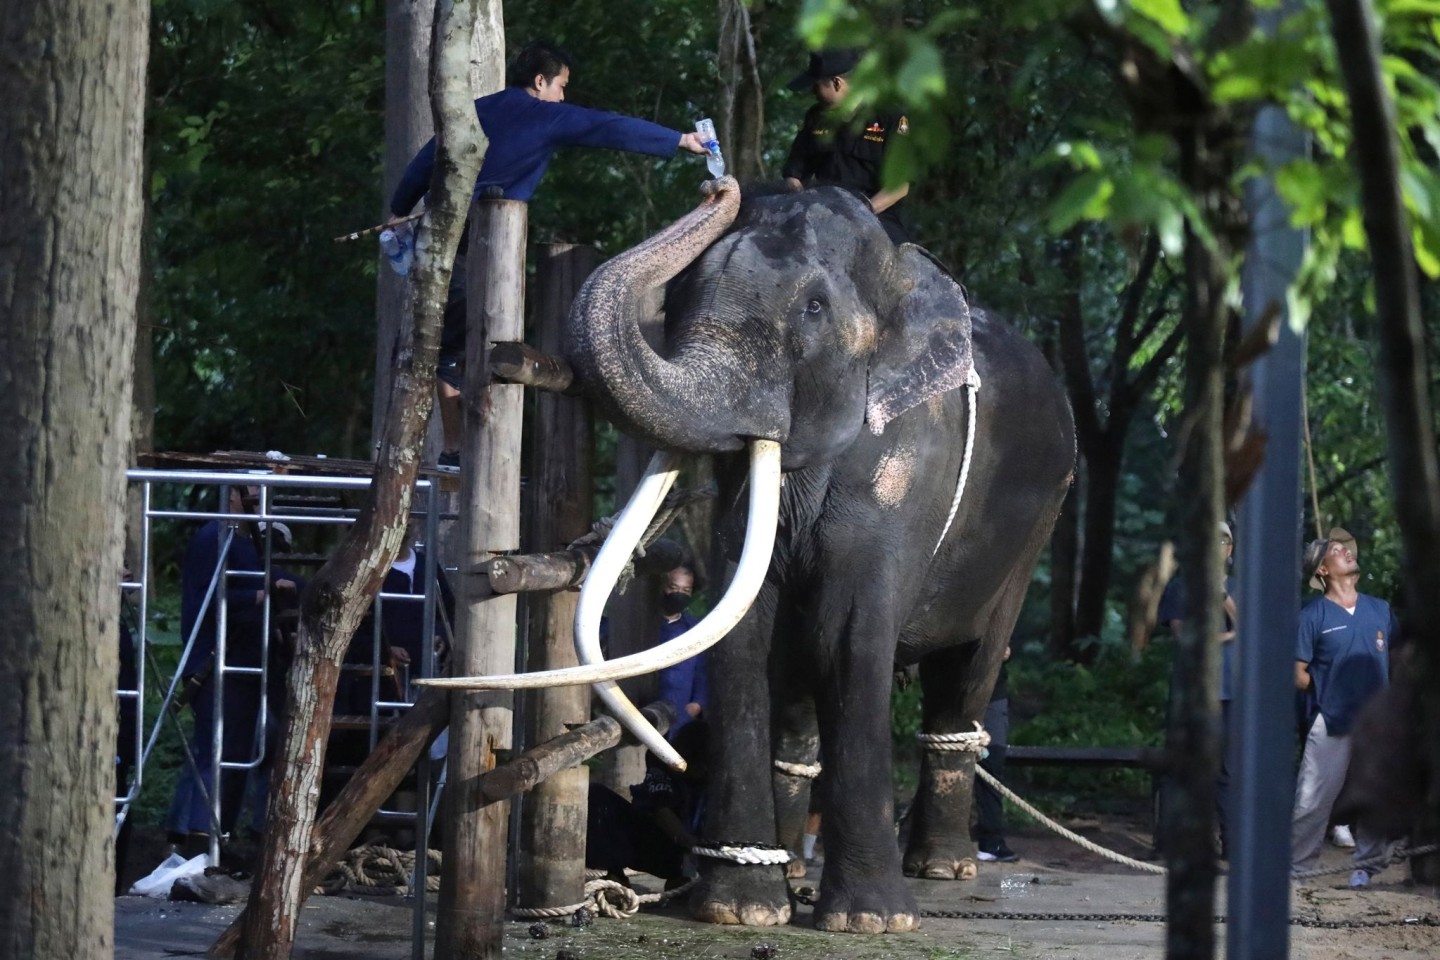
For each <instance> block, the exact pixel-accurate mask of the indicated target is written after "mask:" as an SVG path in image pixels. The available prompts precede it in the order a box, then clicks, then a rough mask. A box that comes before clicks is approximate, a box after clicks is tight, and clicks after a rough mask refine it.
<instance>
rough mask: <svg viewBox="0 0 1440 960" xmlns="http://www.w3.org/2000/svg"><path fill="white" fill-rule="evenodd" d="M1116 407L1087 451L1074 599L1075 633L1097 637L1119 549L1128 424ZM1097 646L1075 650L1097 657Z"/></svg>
mask: <svg viewBox="0 0 1440 960" xmlns="http://www.w3.org/2000/svg"><path fill="white" fill-rule="evenodd" d="M1117 417H1118V415H1117V414H1116V413H1115V412H1114V411H1112V412H1111V414H1110V419H1109V421H1108V422H1107V423H1106V426H1105V430H1104V431H1103V432H1102V433H1101V434H1100V436H1099V437H1098V438H1097V439H1096V442H1094V443H1092V444H1090V445H1089V447H1088V449H1087V450H1086V452H1085V538H1084V546H1083V552H1082V555H1081V558H1080V592H1079V595H1078V596H1077V598H1076V601H1075V636H1077V637H1099V636H1100V631H1101V628H1102V627H1104V625H1105V611H1106V610H1107V609H1108V608H1109V603H1108V600H1109V594H1110V572H1111V569H1112V566H1113V561H1114V550H1115V501H1116V499H1117V498H1118V496H1119V494H1120V466H1121V455H1122V453H1123V452H1124V451H1123V448H1122V444H1124V442H1125V433H1126V431H1127V430H1128V429H1129V424H1128V423H1124V422H1117ZM1099 649H1100V648H1099V647H1098V646H1097V645H1095V644H1091V645H1089V646H1088V647H1086V648H1085V649H1084V650H1077V651H1076V653H1077V654H1079V662H1081V663H1087V664H1088V663H1093V662H1094V661H1095V657H1096V655H1097V654H1098V653H1099Z"/></svg>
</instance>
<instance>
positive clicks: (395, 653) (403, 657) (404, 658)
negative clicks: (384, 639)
mask: <svg viewBox="0 0 1440 960" xmlns="http://www.w3.org/2000/svg"><path fill="white" fill-rule="evenodd" d="M390 659H391V660H394V661H395V662H396V663H409V662H410V651H409V650H406V649H405V648H404V647H391V648H390Z"/></svg>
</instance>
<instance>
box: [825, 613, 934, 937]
mask: <svg viewBox="0 0 1440 960" xmlns="http://www.w3.org/2000/svg"><path fill="white" fill-rule="evenodd" d="M867 606H868V615H867ZM883 606H884V605H883V604H878V603H877V604H867V603H865V602H859V601H857V602H856V603H855V604H854V605H853V606H851V608H850V617H851V622H850V623H849V624H847V626H846V628H845V629H844V630H843V631H842V635H841V637H840V639H839V642H838V643H837V644H836V645H835V646H834V647H832V648H831V649H829V650H827V651H826V655H825V656H824V657H823V660H824V661H825V662H824V665H823V668H822V677H821V689H820V691H819V693H818V694H817V695H816V698H815V699H816V709H817V711H818V713H819V717H820V748H821V750H820V752H821V758H822V763H823V764H824V767H825V775H824V778H823V779H822V780H821V794H822V800H821V807H822V810H823V816H824V822H823V827H822V829H823V830H824V832H825V870H824V873H823V874H822V876H821V881H820V901H819V903H818V904H816V907H815V926H816V927H817V928H818V929H821V930H832V931H842V932H849V933H887V932H888V933H899V932H904V931H908V930H914V929H915V928H916V927H918V926H919V925H920V910H919V907H918V905H917V904H916V901H915V897H914V896H913V894H911V892H910V889H909V887H908V886H907V885H906V883H905V878H904V877H903V876H902V875H901V872H900V851H899V847H898V846H897V844H896V840H895V826H894V823H895V816H894V806H895V801H894V796H893V788H892V786H891V763H892V760H891V747H890V677H891V672H892V669H893V666H894V663H893V660H894V637H895V634H894V630H893V628H892V626H891V623H890V620H889V618H888V616H887V613H888V611H885V610H883Z"/></svg>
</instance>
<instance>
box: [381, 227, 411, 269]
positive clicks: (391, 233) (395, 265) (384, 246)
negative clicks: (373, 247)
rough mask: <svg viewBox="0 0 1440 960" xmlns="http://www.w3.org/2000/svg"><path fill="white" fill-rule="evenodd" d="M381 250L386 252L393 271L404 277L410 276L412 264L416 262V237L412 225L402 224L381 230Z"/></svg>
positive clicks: (386, 257)
mask: <svg viewBox="0 0 1440 960" xmlns="http://www.w3.org/2000/svg"><path fill="white" fill-rule="evenodd" d="M380 249H381V250H382V251H384V253H385V260H386V262H387V263H389V264H390V269H391V270H394V271H395V272H396V273H398V274H400V276H402V277H404V276H407V275H409V273H410V264H411V263H413V262H414V260H415V235H414V234H413V233H412V232H411V230H410V224H408V223H402V224H400V225H399V226H397V227H394V228H389V227H387V228H386V229H384V230H381V231H380Z"/></svg>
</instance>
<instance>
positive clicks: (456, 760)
mask: <svg viewBox="0 0 1440 960" xmlns="http://www.w3.org/2000/svg"><path fill="white" fill-rule="evenodd" d="M525 214H526V206H525V204H523V203H519V202H517V201H512V200H500V201H484V202H480V203H476V204H474V205H473V208H472V210H471V228H470V251H469V261H468V263H467V269H468V270H469V274H468V276H469V280H470V297H469V310H470V312H469V316H468V332H467V337H466V352H465V368H466V370H467V371H471V373H472V374H473V375H472V376H470V377H469V378H468V379H469V382H468V383H467V384H466V389H465V436H464V447H463V448H462V451H461V457H460V472H461V483H460V500H461V509H460V527H461V531H462V533H461V543H462V551H463V556H462V558H461V563H460V566H461V570H462V571H473V570H474V569H475V568H476V566H477V565H478V564H480V563H481V562H482V561H483V560H485V559H488V558H489V557H491V556H493V555H494V554H496V553H500V552H503V551H509V550H515V549H517V548H518V547H519V546H520V522H519V521H520V516H519V514H520V420H521V402H522V392H523V390H524V388H523V387H519V386H514V385H510V384H490V385H488V386H487V385H486V378H487V375H486V372H485V371H486V370H487V369H488V354H489V352H490V344H491V342H492V341H497V340H500V341H505V340H512V341H513V340H520V339H521V338H522V336H523V335H524V321H523V316H524V313H523V308H524V299H525ZM456 599H457V603H456V611H455V612H456V621H457V623H456V627H457V635H456V638H455V653H454V657H453V658H452V670H454V671H455V672H456V673H457V674H469V675H472V676H473V675H475V674H486V673H509V672H510V671H511V670H512V669H513V668H514V665H515V639H516V636H515V630H516V627H515V610H516V600H515V596H514V595H513V594H495V593H493V592H492V591H491V590H490V588H489V585H488V583H486V581H485V580H484V579H483V578H481V577H478V576H475V575H474V574H473V573H464V574H462V576H461V578H460V590H459V595H458V597H457V598H456ZM512 719H513V709H512V696H511V694H510V693H509V692H508V691H468V692H464V693H458V692H457V693H456V695H455V696H454V697H453V698H452V699H451V708H450V749H449V755H448V758H447V764H448V767H449V770H448V785H447V786H446V789H445V813H444V851H445V862H444V866H443V867H442V869H441V874H440V876H441V882H440V902H439V910H438V912H437V914H436V922H435V955H436V956H437V957H446V958H447V960H462V958H463V960H470V958H481V957H484V958H496V960H498V958H499V957H500V950H501V938H502V936H503V934H504V919H505V849H506V834H507V832H508V831H507V816H508V809H507V807H506V805H505V804H503V803H497V804H492V805H489V806H484V805H483V803H482V800H481V798H480V796H479V792H478V787H479V778H480V776H481V775H482V774H484V773H485V772H486V771H488V770H492V769H494V767H495V765H496V752H497V751H501V750H508V749H510V746H511V736H512V731H511V725H512Z"/></svg>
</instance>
